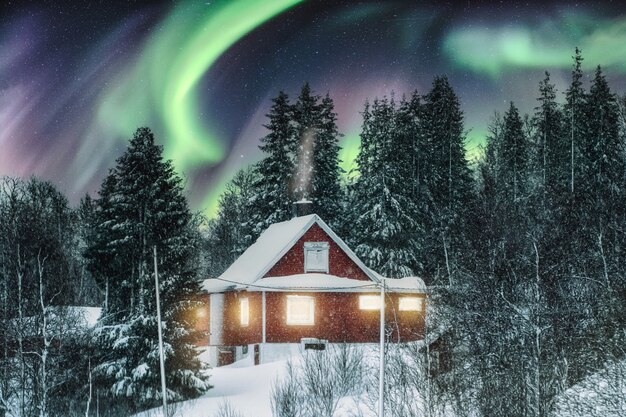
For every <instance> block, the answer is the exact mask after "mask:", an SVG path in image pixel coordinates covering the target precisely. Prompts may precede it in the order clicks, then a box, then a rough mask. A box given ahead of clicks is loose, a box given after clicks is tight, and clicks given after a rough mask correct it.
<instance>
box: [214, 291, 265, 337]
mask: <svg viewBox="0 0 626 417" xmlns="http://www.w3.org/2000/svg"><path fill="white" fill-rule="evenodd" d="M242 297H247V298H248V303H249V309H250V310H249V311H250V314H249V323H248V325H247V326H242V325H241V316H240V314H241V310H240V301H239V300H240V298H242ZM262 337H263V313H262V294H261V293H260V292H247V291H231V292H227V293H225V294H224V324H223V333H222V343H223V344H224V345H225V346H243V345H249V344H253V343H261V341H262Z"/></svg>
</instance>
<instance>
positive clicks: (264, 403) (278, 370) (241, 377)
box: [136, 355, 287, 417]
mask: <svg viewBox="0 0 626 417" xmlns="http://www.w3.org/2000/svg"><path fill="white" fill-rule="evenodd" d="M286 363H287V358H284V359H282V360H280V361H277V362H271V363H267V364H263V365H258V366H254V364H253V362H252V355H250V356H249V357H247V358H244V359H243V360H241V361H239V362H236V363H234V364H232V365H228V366H223V367H220V368H214V369H211V370H210V371H209V374H210V375H211V378H210V379H209V382H210V383H211V384H212V385H213V387H214V388H212V389H210V390H209V391H208V392H207V394H205V395H204V396H202V397H200V398H197V399H195V400H190V401H185V402H183V403H179V404H176V405H175V408H176V414H175V415H176V416H185V417H212V416H214V415H217V412H218V409H219V408H220V406H221V405H222V404H223V403H224V402H225V401H228V402H230V404H231V405H232V406H233V408H235V409H236V410H237V411H239V412H240V413H242V414H243V416H244V417H272V412H271V405H270V390H271V386H272V385H273V384H274V381H275V380H276V379H277V378H282V376H283V375H284V374H285V365H286ZM162 415H163V414H162V413H161V409H160V408H158V409H153V410H148V411H146V412H143V413H139V414H137V415H136V417H162Z"/></svg>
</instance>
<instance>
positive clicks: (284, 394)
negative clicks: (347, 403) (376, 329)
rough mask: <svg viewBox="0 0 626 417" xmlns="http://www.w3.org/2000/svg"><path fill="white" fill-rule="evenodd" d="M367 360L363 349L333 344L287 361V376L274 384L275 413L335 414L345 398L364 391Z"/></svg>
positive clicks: (300, 416) (301, 416)
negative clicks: (363, 354)
mask: <svg viewBox="0 0 626 417" xmlns="http://www.w3.org/2000/svg"><path fill="white" fill-rule="evenodd" d="M363 375H364V362H363V360H362V352H361V350H360V349H358V348H356V347H354V346H351V345H345V344H344V345H330V346H329V349H328V350H325V351H315V350H309V351H306V352H304V354H303V355H302V357H301V358H299V360H297V361H295V362H289V363H288V364H287V376H286V377H285V378H284V379H283V380H282V381H277V382H276V384H275V385H274V387H273V388H272V399H271V403H272V413H273V415H274V416H275V417H332V416H333V415H334V414H335V412H336V411H337V409H338V406H339V403H340V401H341V399H342V398H344V397H347V396H357V395H359V394H360V393H361V391H362V382H363Z"/></svg>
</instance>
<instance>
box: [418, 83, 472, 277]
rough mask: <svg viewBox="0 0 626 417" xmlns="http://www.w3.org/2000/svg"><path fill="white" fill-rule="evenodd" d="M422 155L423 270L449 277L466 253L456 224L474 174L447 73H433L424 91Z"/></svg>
mask: <svg viewBox="0 0 626 417" xmlns="http://www.w3.org/2000/svg"><path fill="white" fill-rule="evenodd" d="M422 114H423V116H422V124H421V125H422V131H423V135H424V136H423V140H422V146H423V147H424V152H425V154H424V158H423V159H422V160H423V161H424V163H423V165H422V166H420V171H421V172H420V182H422V183H423V186H421V187H420V193H421V195H420V197H419V198H420V199H422V200H423V201H427V202H428V203H427V204H428V207H427V213H428V217H427V218H426V219H425V220H426V222H427V223H426V227H425V229H426V230H425V234H426V236H425V247H424V248H423V250H422V251H421V255H422V257H423V261H424V264H425V265H426V271H425V272H426V273H427V274H428V275H430V276H432V277H434V278H435V279H440V278H442V277H446V280H447V281H448V282H451V281H452V280H453V273H454V270H455V269H457V268H458V267H459V266H460V265H459V263H460V261H461V259H462V258H464V257H469V258H471V254H470V247H469V246H468V242H467V241H466V240H464V239H463V236H462V233H461V230H462V229H463V227H464V225H465V224H466V223H467V221H468V217H469V213H470V211H471V207H472V206H473V204H474V203H473V199H474V198H473V180H472V177H471V171H470V169H469V166H468V162H467V159H466V158H465V148H464V141H465V134H464V131H463V112H462V111H461V106H460V103H459V99H458V97H457V95H456V94H455V92H454V90H453V89H452V87H451V86H450V83H449V82H448V79H447V78H446V77H437V78H435V80H434V81H433V86H432V89H431V90H430V92H429V93H428V94H427V95H426V96H425V97H424V106H423V112H422Z"/></svg>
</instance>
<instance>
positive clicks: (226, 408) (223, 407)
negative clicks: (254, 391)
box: [213, 400, 243, 417]
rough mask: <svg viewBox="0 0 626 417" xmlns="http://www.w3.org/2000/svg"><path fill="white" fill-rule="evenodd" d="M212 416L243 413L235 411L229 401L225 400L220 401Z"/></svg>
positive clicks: (226, 416) (239, 414) (220, 416)
mask: <svg viewBox="0 0 626 417" xmlns="http://www.w3.org/2000/svg"><path fill="white" fill-rule="evenodd" d="M213 417H243V414H241V413H240V412H239V411H237V409H235V407H233V405H232V404H231V402H230V401H227V400H225V401H222V403H221V404H220V408H219V410H217V413H216V414H214V415H213Z"/></svg>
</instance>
